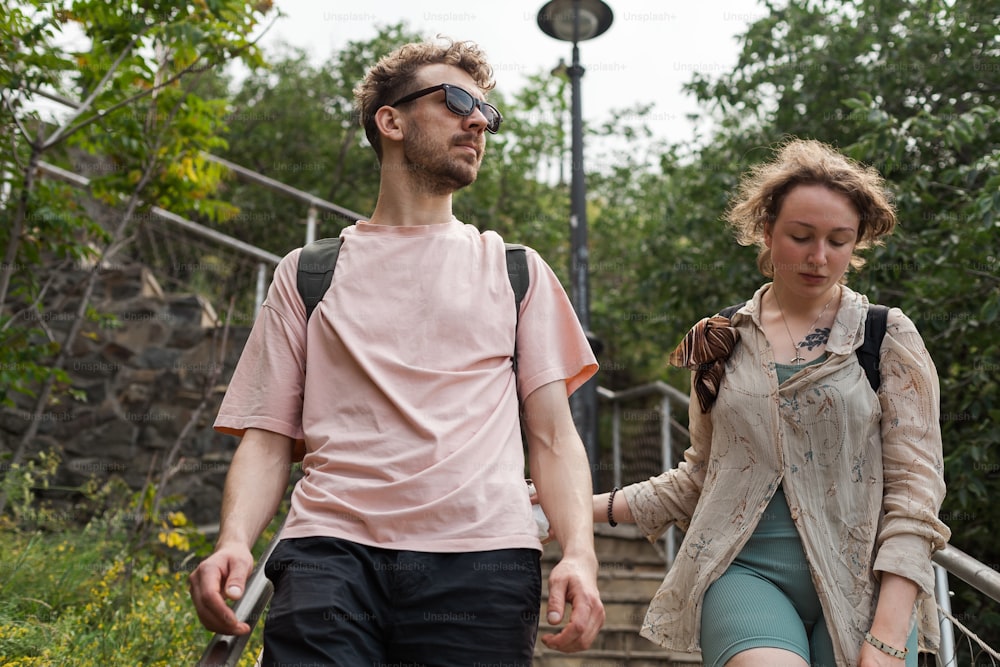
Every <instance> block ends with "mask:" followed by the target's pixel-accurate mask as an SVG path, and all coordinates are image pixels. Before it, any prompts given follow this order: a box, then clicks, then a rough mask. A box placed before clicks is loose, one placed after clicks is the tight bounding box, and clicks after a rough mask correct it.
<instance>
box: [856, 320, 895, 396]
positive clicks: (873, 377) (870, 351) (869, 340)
mask: <svg viewBox="0 0 1000 667" xmlns="http://www.w3.org/2000/svg"><path fill="white" fill-rule="evenodd" d="M888 321H889V308H888V306H880V305H878V304H870V305H869V306H868V314H867V315H866V316H865V340H864V343H862V344H861V347H859V348H858V350H857V354H858V362H859V363H860V364H861V367H862V368H863V369H865V375H866V376H867V377H868V383H869V384H870V385H871V386H872V390H874V391H878V388H879V387H880V386H882V374H881V372H880V371H879V350H880V349H881V348H882V339H883V338H885V329H886V325H887V323H888Z"/></svg>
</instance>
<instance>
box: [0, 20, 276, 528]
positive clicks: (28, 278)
mask: <svg viewBox="0 0 1000 667" xmlns="http://www.w3.org/2000/svg"><path fill="white" fill-rule="evenodd" d="M267 8H268V5H267V4H266V3H264V4H261V5H260V6H259V7H258V6H256V5H252V4H249V3H246V2H240V1H238V0H228V1H226V0H218V1H216V2H212V3H210V4H206V3H194V4H191V3H187V2H180V1H176V0H174V1H166V0H165V1H162V2H154V3H138V4H137V3H131V2H106V1H104V0H89V1H84V0H78V1H76V2H72V3H69V4H66V5H59V4H55V3H49V2H41V1H37V0H30V1H29V0H25V1H22V2H18V3H14V4H13V5H12V6H10V7H9V8H8V9H7V11H5V13H4V16H3V18H2V19H0V39H2V40H3V44H4V47H5V48H4V50H3V56H2V57H0V74H2V76H3V87H2V88H3V97H2V103H3V121H4V122H3V127H4V128H5V129H4V139H5V140H7V141H9V142H10V143H11V145H12V147H13V151H12V152H11V155H12V158H11V159H10V160H5V162H4V164H3V173H4V174H5V179H6V180H5V183H4V186H5V187H7V188H10V190H12V191H13V192H14V193H15V195H14V197H13V198H12V199H11V200H10V201H6V202H3V204H4V207H3V209H2V211H0V214H2V216H3V218H4V220H5V225H4V227H5V228H6V229H8V230H10V231H9V236H8V238H7V239H6V240H5V243H4V255H3V256H4V263H3V265H2V266H0V340H2V343H3V344H2V345H0V349H2V350H3V353H2V359H0V361H2V364H0V366H2V368H4V376H3V379H4V380H5V382H9V384H6V386H3V387H0V392H2V394H0V399H3V400H4V401H5V402H8V403H9V402H10V398H11V397H10V395H9V394H10V393H12V392H13V393H20V394H29V395H33V396H34V397H35V401H34V408H33V411H32V418H31V419H30V420H29V422H28V426H27V428H26V430H25V432H24V433H23V434H22V435H21V439H20V442H19V444H18V445H17V447H16V448H15V450H14V452H13V456H12V459H11V464H10V465H11V469H13V467H14V466H17V465H18V464H19V463H20V462H21V461H22V460H23V458H24V456H25V454H26V452H27V449H28V446H29V445H30V443H31V442H32V440H33V438H34V436H35V433H36V432H37V428H38V423H39V421H40V419H39V417H40V415H41V414H42V413H43V412H44V410H46V408H47V407H48V406H49V405H50V402H51V401H55V400H60V398H61V397H60V396H58V395H55V394H54V390H55V389H57V382H58V381H64V380H65V379H66V376H65V375H64V374H63V373H62V372H61V369H62V365H63V363H64V360H65V358H66V356H65V355H66V351H67V349H68V346H69V345H70V344H71V343H72V342H73V341H74V340H75V339H76V338H77V336H78V335H80V334H81V331H82V328H83V325H84V322H85V321H86V320H88V319H90V318H91V317H93V316H94V314H93V313H92V312H91V309H90V296H91V291H92V290H93V287H94V284H95V282H96V278H97V274H98V272H99V271H100V268H101V264H102V262H104V261H106V260H108V259H109V258H110V257H113V256H114V255H115V254H116V253H117V252H119V251H120V250H121V249H122V248H123V247H124V246H125V245H127V243H128V241H129V239H128V232H129V230H130V229H132V228H133V227H134V226H135V224H136V221H137V220H140V219H142V217H143V216H141V215H139V214H140V213H141V212H142V211H146V210H148V209H149V207H151V206H155V205H159V206H166V207H172V208H174V209H175V210H176V209H178V208H179V207H180V206H182V205H183V206H184V208H185V209H188V208H191V209H194V210H199V211H202V212H204V213H207V214H210V215H211V214H216V213H217V212H218V210H219V207H218V205H217V204H215V203H214V202H212V200H211V199H210V196H211V194H212V191H213V190H214V188H215V185H216V184H217V182H218V179H219V175H220V174H219V171H218V169H217V168H214V167H212V166H211V165H208V164H206V163H205V162H204V160H203V158H202V157H201V152H202V151H203V150H206V149H209V148H212V147H213V146H217V145H218V143H219V139H218V133H219V131H218V128H219V127H220V126H221V123H222V119H223V117H224V110H225V108H224V105H222V104H220V103H219V102H217V101H216V102H212V101H208V100H203V99H201V98H199V97H197V96H196V95H193V94H190V93H188V92H187V91H186V90H184V89H183V88H182V87H181V86H180V85H179V81H180V80H181V79H182V78H183V77H185V76H190V75H193V74H195V73H198V72H200V71H203V70H205V69H207V68H211V67H213V66H216V65H220V64H222V63H224V62H226V61H228V60H230V59H232V58H234V57H241V58H245V59H246V60H248V61H249V62H250V63H256V62H259V56H258V55H257V52H256V49H255V47H254V46H253V44H252V43H251V42H250V41H249V35H250V34H251V32H252V31H253V29H254V27H255V26H256V24H257V22H258V20H259V19H260V17H261V15H262V12H263V11H266V10H267ZM71 29H73V30H77V31H79V32H81V33H82V35H83V37H84V38H85V41H86V46H85V47H83V48H82V49H80V50H77V51H70V50H63V49H62V48H60V47H57V46H55V42H56V40H57V38H63V39H67V38H68V36H69V34H70V33H71V32H72V31H71ZM43 94H49V95H52V94H55V95H57V96H61V95H66V96H67V97H69V99H71V100H72V99H79V100H80V102H79V103H78V104H75V105H73V108H72V109H71V111H70V112H69V113H68V114H67V115H65V116H62V117H56V118H53V119H45V118H43V116H42V114H41V112H40V111H38V110H37V109H36V108H35V103H36V102H37V101H38V99H39V98H40V96H41V95H43ZM70 145H72V146H73V147H74V148H75V149H76V150H78V151H83V152H84V153H86V154H89V155H91V156H93V159H95V160H96V161H97V166H98V169H97V170H96V171H97V173H96V174H93V177H92V179H91V187H92V193H93V194H94V195H96V196H97V197H98V198H99V199H101V200H103V201H104V202H106V203H107V204H109V205H112V206H115V207H120V208H119V210H120V212H121V215H120V218H119V219H118V220H117V221H116V222H115V223H114V224H113V225H112V226H111V228H110V229H101V228H99V227H97V226H96V225H94V224H92V223H90V222H88V221H86V217H85V216H84V215H82V214H81V211H80V207H79V205H78V203H77V202H76V201H75V199H74V197H71V196H67V195H66V193H65V192H64V190H63V189H62V188H61V187H59V186H51V185H50V184H48V183H44V182H40V181H39V180H38V173H39V168H40V166H41V164H42V162H43V160H45V159H46V158H48V159H49V160H51V161H53V162H56V163H62V165H63V166H72V165H70V164H69V160H70V158H69V155H70V153H69V146H70ZM77 154H79V153H77ZM92 166H93V165H92ZM81 260H87V261H89V262H91V265H92V267H93V268H92V269H91V270H90V272H89V274H88V276H87V279H86V280H85V282H84V284H83V285H82V287H81V290H80V291H81V294H80V298H79V300H78V302H77V305H76V307H75V310H74V312H72V313H71V314H68V315H69V317H68V318H67V319H68V322H69V325H68V327H63V329H62V330H60V329H58V328H55V327H51V328H50V327H48V326H45V325H44V322H45V318H44V315H43V313H44V310H45V306H46V302H45V297H46V283H45V280H46V278H47V276H50V275H52V271H51V268H52V265H53V263H56V264H58V263H60V262H64V261H69V262H77V263H79V262H80V261H81ZM24 314H28V315H34V316H35V318H36V319H35V320H34V321H35V322H37V323H41V324H39V325H38V326H34V327H32V326H18V322H17V320H18V316H19V315H24ZM22 319H25V318H23V317H22ZM27 319H28V320H31V318H30V317H29V318H27ZM40 343H41V344H40ZM77 398H79V396H77ZM2 505H3V502H2V500H0V509H2Z"/></svg>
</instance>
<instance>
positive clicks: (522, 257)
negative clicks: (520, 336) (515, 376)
mask: <svg viewBox="0 0 1000 667" xmlns="http://www.w3.org/2000/svg"><path fill="white" fill-rule="evenodd" d="M504 246H505V248H506V251H507V278H508V279H509V280H510V286H511V289H513V290H514V312H515V313H517V322H518V323H520V321H521V301H523V300H524V295H525V294H527V293H528V285H530V284H531V276H529V275H528V253H527V252H526V250H525V247H524V246H523V245H519V244H517V243H504ZM514 336H515V342H514V354H513V356H512V357H511V358H512V359H513V360H514V373H517V342H516V337H517V331H516V330H515V332H514Z"/></svg>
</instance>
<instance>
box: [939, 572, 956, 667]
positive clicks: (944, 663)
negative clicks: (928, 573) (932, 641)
mask: <svg viewBox="0 0 1000 667" xmlns="http://www.w3.org/2000/svg"><path fill="white" fill-rule="evenodd" d="M934 597H935V599H936V600H937V605H938V607H939V608H940V609H941V610H942V611H944V612H945V613H944V614H940V613H939V614H938V622H939V624H940V626H941V645H940V646H939V647H938V653H937V664H938V667H955V665H956V664H957V663H956V662H955V659H956V656H955V626H953V625H952V623H951V620H950V618H949V617H950V616H951V591H949V590H948V570H946V569H944V568H943V567H941V566H940V565H938V564H937V563H934Z"/></svg>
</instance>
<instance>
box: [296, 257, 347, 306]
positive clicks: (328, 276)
mask: <svg viewBox="0 0 1000 667" xmlns="http://www.w3.org/2000/svg"><path fill="white" fill-rule="evenodd" d="M340 245H341V240H340V238H339V237H336V238H327V239H319V240H317V241H313V242H312V243H310V244H308V245H306V246H305V247H303V248H302V252H301V253H300V254H299V270H298V275H297V278H296V284H297V286H298V288H299V296H301V297H302V302H303V303H304V304H305V306H306V321H307V322H308V321H309V317H310V316H311V315H312V313H313V310H315V309H316V306H317V304H319V302H320V301H321V300H322V299H323V295H325V294H326V291H327V290H328V289H330V284H331V283H332V282H333V270H334V269H335V268H336V266H337V256H338V255H339V254H340Z"/></svg>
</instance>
